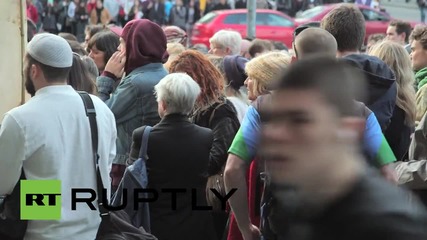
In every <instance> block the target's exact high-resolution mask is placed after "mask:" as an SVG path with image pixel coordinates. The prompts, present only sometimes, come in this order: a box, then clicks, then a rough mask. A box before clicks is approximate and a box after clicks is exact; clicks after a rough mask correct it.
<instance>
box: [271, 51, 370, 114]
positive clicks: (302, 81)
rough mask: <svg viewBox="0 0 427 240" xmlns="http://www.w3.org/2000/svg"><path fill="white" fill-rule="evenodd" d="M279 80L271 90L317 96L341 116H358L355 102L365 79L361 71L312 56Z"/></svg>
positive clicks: (361, 93)
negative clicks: (297, 91) (317, 94)
mask: <svg viewBox="0 0 427 240" xmlns="http://www.w3.org/2000/svg"><path fill="white" fill-rule="evenodd" d="M307 69H310V71H307ZM278 80H279V81H277V82H276V83H275V86H274V88H275V89H277V90H279V91H280V90H285V89H286V90H289V89H299V90H315V91H317V92H319V93H320V94H321V95H322V96H323V97H324V98H325V100H326V101H327V102H328V103H329V104H331V105H332V106H333V107H334V108H335V109H336V110H337V112H338V113H339V114H340V115H341V116H355V115H357V113H356V111H355V109H354V108H353V107H354V106H355V104H354V101H355V99H358V100H363V99H364V96H365V92H366V91H365V89H366V88H365V87H366V78H365V75H363V74H362V72H361V71H360V70H358V69H356V68H354V67H352V66H351V65H349V64H348V63H345V62H344V61H343V60H338V59H336V58H335V57H328V56H324V55H323V56H322V55H313V56H310V57H307V58H305V59H302V60H299V61H297V62H295V63H293V64H292V65H290V67H289V68H288V69H287V70H285V72H284V73H283V75H282V76H281V77H279V79H278Z"/></svg>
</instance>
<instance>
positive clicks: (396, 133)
mask: <svg viewBox="0 0 427 240" xmlns="http://www.w3.org/2000/svg"><path fill="white" fill-rule="evenodd" d="M369 55H372V56H376V57H378V58H380V59H381V60H383V61H384V62H385V63H386V64H387V65H388V66H389V67H390V68H391V69H392V70H393V71H394V73H395V75H396V83H397V98H396V106H395V108H394V112H393V116H392V118H391V123H390V126H389V127H388V128H387V130H386V131H385V132H384V135H385V137H386V139H387V142H388V143H389V144H390V147H391V149H392V150H393V152H394V155H395V156H396V158H397V160H401V159H402V158H403V157H404V156H405V154H406V153H407V151H408V148H409V145H410V137H411V134H412V133H413V131H414V127H415V117H416V115H415V114H416V103H415V90H414V82H415V76H414V73H413V71H412V67H411V60H410V58H409V55H408V52H407V51H406V50H405V48H404V47H403V46H402V45H400V44H398V43H395V42H392V41H383V42H380V43H378V44H376V45H374V46H372V49H371V50H370V52H369Z"/></svg>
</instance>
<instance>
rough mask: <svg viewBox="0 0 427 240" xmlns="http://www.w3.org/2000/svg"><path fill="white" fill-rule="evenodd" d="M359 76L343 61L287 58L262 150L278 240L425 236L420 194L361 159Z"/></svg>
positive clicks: (268, 109) (267, 112)
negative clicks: (355, 102)
mask: <svg viewBox="0 0 427 240" xmlns="http://www.w3.org/2000/svg"><path fill="white" fill-rule="evenodd" d="M307 69H310V71H307ZM365 81H366V78H365V76H364V75H363V74H362V73H361V72H360V71H358V70H356V69H355V68H354V67H352V66H351V65H349V64H348V63H346V62H343V61H337V60H336V59H335V58H333V57H327V56H317V57H309V58H307V59H302V60H300V61H298V62H295V63H294V64H293V65H292V66H290V68H289V69H288V70H287V71H286V73H284V75H283V76H282V77H280V78H279V81H278V83H277V85H276V86H274V87H275V89H276V92H275V93H274V94H273V99H272V102H271V103H270V104H268V105H265V106H263V108H262V109H263V110H262V111H261V112H260V116H261V119H263V124H264V126H263V130H262V141H261V146H260V154H261V156H263V158H264V159H265V161H266V163H267V171H268V173H269V176H270V180H271V185H270V186H271V189H272V192H273V194H274V195H275V201H276V203H275V204H274V206H275V208H274V209H273V210H272V211H271V215H270V219H273V221H271V223H279V224H278V225H273V226H272V228H273V229H274V231H275V232H276V233H277V234H278V236H279V237H278V238H277V239H278V240H281V239H286V240H294V239H295V240H341V239H346V240H360V239H387V240H420V239H427V229H426V228H425V226H426V225H427V211H426V209H425V208H424V207H423V206H422V205H421V204H420V202H419V201H418V199H416V198H414V197H413V196H411V195H410V194H409V193H408V192H407V191H404V190H403V189H399V188H398V187H397V186H395V185H392V184H390V183H388V182H387V181H385V180H384V179H383V178H381V177H379V176H378V175H377V174H376V173H375V172H372V171H371V170H369V169H368V167H367V166H366V164H365V163H364V161H363V157H362V155H361V153H360V145H359V142H360V138H361V135H362V133H363V129H364V127H363V125H364V118H363V117H360V116H359V115H358V114H357V112H356V111H355V109H354V108H352V107H351V106H353V99H363V98H364V96H365V94H364V90H365V89H366V84H365ZM337 89H339V91H337Z"/></svg>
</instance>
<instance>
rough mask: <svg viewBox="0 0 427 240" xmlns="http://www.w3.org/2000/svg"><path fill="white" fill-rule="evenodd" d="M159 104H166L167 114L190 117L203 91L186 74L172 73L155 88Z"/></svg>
mask: <svg viewBox="0 0 427 240" xmlns="http://www.w3.org/2000/svg"><path fill="white" fill-rule="evenodd" d="M154 90H155V93H156V98H157V102H160V101H163V102H164V103H165V104H166V111H167V114H172V113H181V114H185V115H188V114H189V113H190V112H191V110H192V109H193V107H194V104H195V102H196V99H197V97H198V96H199V94H200V92H201V89H200V86H199V84H197V83H196V81H194V80H193V78H191V77H190V76H189V75H187V74H186V73H171V74H169V75H167V76H166V77H164V78H163V79H162V80H160V82H159V83H158V84H157V85H156V86H155V87H154Z"/></svg>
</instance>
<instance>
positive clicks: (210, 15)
mask: <svg viewBox="0 0 427 240" xmlns="http://www.w3.org/2000/svg"><path fill="white" fill-rule="evenodd" d="M216 15H217V14H216V13H214V12H210V13H208V14H206V15H205V16H203V17H202V18H201V19H200V20H199V21H198V22H199V23H210V22H212V20H213V19H214V18H215V17H216Z"/></svg>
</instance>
